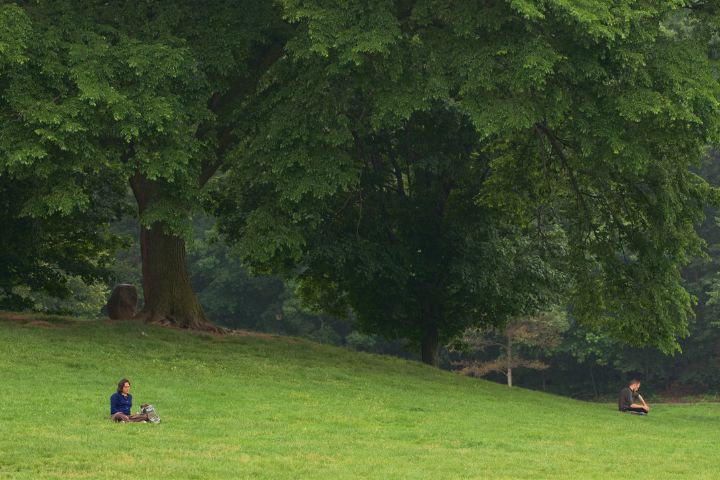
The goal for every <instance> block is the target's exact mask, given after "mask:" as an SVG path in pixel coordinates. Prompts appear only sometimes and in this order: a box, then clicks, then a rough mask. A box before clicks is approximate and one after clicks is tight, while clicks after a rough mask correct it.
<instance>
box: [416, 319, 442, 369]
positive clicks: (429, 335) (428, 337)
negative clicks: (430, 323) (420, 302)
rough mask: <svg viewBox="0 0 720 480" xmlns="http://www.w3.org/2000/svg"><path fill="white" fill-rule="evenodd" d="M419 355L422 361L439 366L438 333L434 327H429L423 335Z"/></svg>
mask: <svg viewBox="0 0 720 480" xmlns="http://www.w3.org/2000/svg"><path fill="white" fill-rule="evenodd" d="M420 346H421V355H422V361H423V363H427V364H428V365H432V366H433V367H435V368H439V367H440V335H439V334H438V330H437V328H435V327H430V328H428V330H427V331H426V332H425V335H423V338H422V343H421V345H420Z"/></svg>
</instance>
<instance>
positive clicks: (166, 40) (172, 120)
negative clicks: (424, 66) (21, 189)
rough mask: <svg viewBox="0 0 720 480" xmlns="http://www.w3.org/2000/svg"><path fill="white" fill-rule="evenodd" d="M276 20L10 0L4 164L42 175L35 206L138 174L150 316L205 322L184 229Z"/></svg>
mask: <svg viewBox="0 0 720 480" xmlns="http://www.w3.org/2000/svg"><path fill="white" fill-rule="evenodd" d="M280 24H281V19H280V17H279V15H278V13H277V11H276V9H275V8H274V6H273V5H272V4H271V3H266V2H236V1H214V2H212V4H206V5H204V6H203V8H197V4H196V2H190V1H174V2H162V3H158V2H152V1H141V2H136V1H132V2H111V3H108V2H104V1H85V0H83V1H72V0H61V1H39V2H20V3H17V4H5V5H2V6H1V7H0V32H2V38H0V47H1V48H0V68H1V70H0V90H1V91H2V98H1V100H0V119H1V124H0V139H2V140H1V141H0V174H2V175H3V177H4V178H8V179H18V180H22V179H24V178H33V179H36V180H37V182H36V185H38V186H40V185H42V186H41V187H39V188H37V189H36V190H33V193H34V194H33V195H32V196H30V197H29V198H28V199H27V200H26V204H25V205H23V206H22V207H23V210H24V211H27V213H28V215H34V216H43V215H46V214H48V213H54V212H58V213H64V214H72V213H73V212H76V211H83V210H88V209H90V208H92V204H91V198H92V197H93V196H94V195H96V194H97V190H95V189H94V186H95V183H97V182H88V181H86V180H85V179H87V178H95V179H98V180H102V181H105V182H108V183H115V182H116V181H118V180H119V181H121V182H125V184H126V185H127V184H128V183H129V185H130V186H131V187H132V190H133V193H134V195H135V200H136V202H137V210H138V212H139V215H140V220H141V222H142V224H143V226H144V228H143V229H142V231H141V243H142V253H143V290H144V298H145V310H144V314H145V316H146V317H147V318H150V319H153V320H167V321H170V322H173V323H177V324H179V325H184V326H201V325H203V324H204V323H205V322H206V320H205V316H204V314H203V312H202V309H201V308H200V306H199V304H198V303H197V301H196V299H195V296H194V294H193V292H192V289H191V287H190V282H189V280H188V278H187V273H186V270H185V248H184V241H183V238H182V235H183V234H185V233H187V231H188V230H189V227H188V225H189V222H188V220H189V217H190V214H191V213H192V212H193V211H197V209H198V208H199V207H200V202H199V199H200V198H201V197H202V195H203V187H204V185H205V183H206V182H207V181H208V179H209V178H210V177H212V176H213V175H214V174H215V172H216V171H217V170H218V169H219V168H220V167H221V166H222V164H223V161H224V156H225V153H226V152H227V150H228V149H229V148H230V146H231V145H232V144H233V142H234V141H235V137H234V136H233V129H234V126H235V125H236V124H238V123H239V122H240V120H239V119H241V118H242V113H241V112H242V103H243V101H244V98H245V97H246V96H248V95H252V93H253V92H254V90H255V85H256V83H257V81H258V78H259V77H260V76H261V74H262V72H263V71H264V69H265V68H267V64H271V63H272V61H273V60H274V59H275V58H276V57H278V56H279V53H280V52H281V51H282V50H281V48H279V47H277V46H276V44H275V43H273V42H278V41H281V40H282V39H283V34H282V32H281V31H279V30H278V28H276V27H278V25H280ZM281 27H282V25H281ZM280 29H281V28H280ZM88 184H91V185H89V188H88Z"/></svg>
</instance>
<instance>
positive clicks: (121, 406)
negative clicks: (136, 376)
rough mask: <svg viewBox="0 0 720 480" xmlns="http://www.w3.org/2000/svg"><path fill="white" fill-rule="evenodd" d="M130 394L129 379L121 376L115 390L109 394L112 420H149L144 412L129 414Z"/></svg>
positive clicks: (130, 405)
mask: <svg viewBox="0 0 720 480" xmlns="http://www.w3.org/2000/svg"><path fill="white" fill-rule="evenodd" d="M131 409H132V395H130V380H128V379H127V378H123V379H122V380H120V382H118V387H117V392H115V393H113V394H112V395H111V396H110V419H111V420H112V421H114V422H145V421H147V420H149V417H148V415H146V414H144V413H143V414H137V415H131Z"/></svg>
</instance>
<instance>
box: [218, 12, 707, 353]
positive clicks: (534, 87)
mask: <svg viewBox="0 0 720 480" xmlns="http://www.w3.org/2000/svg"><path fill="white" fill-rule="evenodd" d="M282 4H283V5H284V8H285V12H286V15H287V16H288V18H289V19H291V20H293V21H295V22H296V25H297V29H298V32H299V33H298V36H297V37H296V38H295V39H294V40H293V42H292V43H291V44H290V45H289V47H288V51H289V52H291V58H290V59H289V61H288V62H286V63H284V64H283V65H278V66H277V68H275V69H274V71H273V76H272V79H271V80H272V81H271V82H270V84H269V86H268V87H267V88H268V90H267V92H268V97H269V100H268V101H267V102H265V103H264V104H263V105H257V106H256V107H255V108H254V109H253V110H252V117H251V118H253V123H254V125H255V126H256V128H257V129H258V131H260V132H262V133H263V134H262V135H254V136H252V137H250V139H249V140H248V141H247V142H246V143H244V144H243V145H242V146H241V148H240V149H238V151H237V159H238V163H237V165H239V166H242V169H238V170H236V171H235V173H238V174H239V175H238V176H232V175H231V176H228V177H227V180H228V182H227V184H225V185H224V193H225V194H227V195H226V201H224V202H221V203H220V206H219V208H218V211H219V212H220V214H221V215H222V216H223V217H225V218H226V225H227V227H226V232H227V233H228V235H230V236H231V237H235V239H237V240H238V245H239V249H240V250H241V251H242V252H244V254H245V256H246V258H247V259H248V260H249V261H251V262H254V263H255V264H256V265H258V266H259V267H265V268H271V269H285V271H286V272H288V273H291V274H295V275H300V276H301V277H304V278H306V279H311V280H312V283H311V284H310V285H309V287H308V290H309V291H310V292H312V298H313V299H318V298H321V299H324V303H325V304H326V305H330V304H331V303H332V302H333V301H334V302H337V303H343V302H345V303H347V304H350V305H351V306H352V307H354V308H355V309H356V310H357V311H359V312H360V313H363V312H366V314H367V315H366V317H368V318H369V317H372V318H373V320H372V321H370V322H368V324H369V327H370V328H371V329H373V330H375V331H381V332H387V331H388V330H392V329H393V328H395V329H397V330H399V331H401V333H403V334H408V335H410V336H411V337H414V338H416V339H417V340H418V341H419V343H422V344H423V345H424V348H423V350H425V349H426V348H428V349H429V351H428V352H427V354H424V355H423V357H424V359H425V361H427V362H430V363H434V362H435V361H436V359H437V341H434V337H436V334H435V332H434V331H433V325H435V327H436V328H437V330H439V332H438V334H439V336H440V337H441V338H442V337H447V336H450V335H452V334H453V333H457V331H458V329H459V328H460V327H462V324H463V323H464V322H455V320H456V319H457V316H456V315H454V311H453V315H449V316H446V318H445V319H443V320H437V318H441V317H442V315H440V316H439V314H438V313H437V311H433V310H432V309H429V308H424V307H423V305H427V304H428V303H432V301H433V299H435V298H438V292H441V293H442V295H448V296H449V295H451V294H452V292H453V290H452V287H451V284H448V283H442V282H439V283H438V282H437V279H439V278H448V277H449V276H450V275H451V274H452V271H453V269H454V268H456V265H457V264H456V263H455V262H453V261H452V258H462V257H463V256H464V255H463V253H464V252H462V251H461V250H458V247H457V245H454V244H452V243H449V242H446V241H444V240H441V235H440V233H439V232H438V230H443V229H444V228H445V227H446V226H447V223H446V221H445V217H444V215H447V214H448V212H449V211H448V210H447V209H446V206H447V205H449V204H450V203H451V199H452V197H453V195H456V194H458V193H459V192H462V191H463V187H462V186H460V185H461V184H462V183H468V184H472V185H473V186H472V188H468V189H467V190H466V191H467V192H471V191H472V189H473V188H474V195H470V194H469V193H468V194H467V195H466V198H465V200H464V203H463V209H464V211H466V212H469V213H468V214H467V215H466V216H465V220H466V222H465V224H464V226H465V227H466V228H468V229H470V230H472V231H473V232H482V231H485V232H489V231H492V230H496V231H499V232H500V240H501V241H504V242H508V243H510V244H512V243H513V242H516V241H518V240H519V239H522V238H523V237H524V236H527V235H532V233H531V230H532V229H531V228H530V227H533V226H537V225H540V226H545V225H547V226H551V227H552V228H557V229H559V234H556V237H555V238H556V239H564V240H562V242H564V244H565V245H566V246H567V251H566V252H565V255H564V260H566V261H567V265H566V269H565V272H566V273H567V274H568V275H569V281H568V286H569V287H570V290H571V291H570V297H569V299H570V305H571V307H572V313H573V315H574V316H575V317H576V318H578V319H579V321H581V322H583V323H585V324H588V325H595V326H599V327H602V328H604V329H605V330H606V331H608V332H609V333H610V334H611V335H613V336H615V337H616V338H620V339H623V340H624V341H627V342H630V343H633V344H638V345H640V344H650V345H655V346H657V347H659V348H661V349H663V350H665V351H673V350H675V349H676V348H677V345H678V343H677V339H678V337H681V336H683V335H685V334H687V320H688V317H690V316H691V315H692V304H693V298H692V297H691V296H690V295H689V294H688V293H687V291H686V290H685V289H684V288H683V286H682V284H681V278H680V267H681V266H682V265H684V264H686V263H687V262H688V261H689V260H690V259H691V258H692V257H694V256H697V255H700V254H701V252H702V248H703V242H702V241H701V239H700V238H699V237H698V235H697V234H696V232H695V230H694V225H695V224H697V223H698V222H699V221H701V220H702V218H703V205H705V204H706V203H707V202H710V201H715V199H716V196H717V194H716V192H715V191H714V190H713V189H712V188H710V187H709V186H708V184H707V183H706V182H705V181H703V180H702V179H701V178H700V177H698V176H697V175H695V174H694V173H692V172H691V171H690V167H691V166H692V165H694V164H696V163H697V162H698V160H699V158H700V157H701V155H702V153H703V150H704V148H705V146H706V145H707V144H708V143H711V142H713V141H715V140H716V139H717V133H718V132H717V130H718V122H717V118H718V101H717V98H718V93H719V91H718V83H717V81H716V79H715V77H714V75H713V72H712V69H711V66H710V63H709V62H708V57H707V55H706V53H707V46H708V45H707V39H708V38H707V36H703V35H701V34H702V33H704V32H703V31H702V29H698V28H695V27H693V25H694V24H693V22H691V21H688V19H690V18H691V17H692V16H693V15H695V12H694V11H690V10H686V9H683V8H682V7H683V4H682V2H675V1H665V2H662V1H655V0H652V1H650V0H647V1H615V2H604V1H590V2H582V3H578V2H567V1H562V0H551V1H532V0H526V1H512V2H481V3H478V2H476V1H469V0H468V1H455V2H438V1H430V0H427V1H416V2H399V1H398V2H394V1H389V0H388V1H378V2H370V3H363V2H358V3H354V2H351V3H346V2H324V1H323V2H320V1H312V0H307V1H294V0H286V1H284V2H282ZM671 20H672V21H673V22H676V23H679V24H681V25H682V26H683V27H687V28H676V29H673V28H671V27H670V23H669V22H670V21H671ZM436 108H441V109H447V110H449V111H450V112H451V114H452V115H454V116H455V118H457V120H456V121H455V123H456V124H457V125H462V124H463V123H467V124H469V125H471V126H472V128H473V136H474V138H472V139H471V140H470V141H469V142H466V143H462V142H463V140H462V139H461V143H459V144H458V143H455V142H453V141H450V142H448V141H447V140H448V138H452V137H449V136H448V130H447V129H444V128H441V129H437V128H434V127H432V128H429V127H428V122H427V121H426V120H421V117H423V116H430V117H431V118H435V117H436V115H435V114H434V112H435V110H434V109H436ZM431 122H432V120H431ZM413 130H416V131H420V132H423V131H424V135H426V138H425V139H423V142H424V145H423V146H422V148H421V149H418V148H417V147H418V145H419V142H418V141H417V139H415V140H412V141H411V142H407V141H406V140H405V138H406V135H407V132H412V131H413ZM422 135H423V133H420V134H416V135H415V136H416V137H422ZM413 142H414V143H413ZM448 143H450V145H448ZM408 146H409V148H406V147H408ZM404 148H405V149H404ZM458 148H459V149H461V150H462V149H465V151H464V153H463V154H462V155H458V154H457V149H458ZM323 159H325V161H324V162H323V161H322V160H323ZM338 165H341V166H342V165H346V168H344V169H341V170H340V172H347V173H346V174H345V175H341V174H338V173H336V171H337V170H338V168H337V166H338ZM427 165H439V167H437V168H436V167H432V168H428V167H426V166H427ZM454 169H457V171H458V172H459V173H458V178H459V179H460V182H458V181H456V180H457V179H456V178H450V175H449V172H452V171H453V170H454ZM463 169H465V170H464V171H463ZM241 171H244V172H245V174H244V175H240V172H241ZM247 172H252V173H251V174H250V175H247ZM308 173H309V174H310V175H308ZM313 177H314V179H313ZM318 180H320V182H324V185H326V188H325V190H324V191H323V190H322V189H321V188H319V187H318V185H317V184H318ZM447 180H452V181H447ZM408 186H410V187H411V189H408V188H407V187H408ZM338 188H339V193H336V192H337V191H338ZM423 188H424V189H425V192H422V189H423ZM408 190H411V191H412V192H415V193H414V194H419V195H418V196H417V197H415V199H414V200H410V201H408V202H407V203H406V204H403V202H404V201H405V200H404V199H403V191H404V193H405V194H407V192H408ZM443 190H444V191H443ZM233 197H234V199H235V200H238V203H239V205H240V207H239V208H236V207H234V206H232V198H233ZM423 197H424V199H425V201H426V203H425V204H423V203H422V202H423ZM393 199H394V200H393ZM473 201H475V202H476V203H475V204H474V207H473V203H472V202H473ZM388 205H389V206H390V208H392V209H394V210H395V211H389V210H384V209H387V208H388ZM404 205H406V206H410V205H412V206H413V208H415V210H413V209H411V208H408V209H407V210H403V209H402V206H404ZM438 206H439V208H438ZM368 208H370V215H374V216H375V217H376V218H372V219H369V218H368V216H367V215H368ZM487 212H494V216H491V215H487V216H486V218H480V219H478V217H483V216H485V215H486V214H487ZM377 217H379V218H377ZM352 218H354V219H355V221H350V219H352ZM498 219H501V220H498ZM508 221H509V225H511V226H512V227H513V228H507V229H502V228H500V226H502V225H503V224H505V225H507V224H508ZM460 224H462V222H460ZM473 225H475V226H473ZM536 230H537V235H536V236H535V237H532V236H531V237H530V238H531V240H532V241H538V242H540V244H542V240H543V229H542V228H540V229H536ZM327 232H332V233H333V234H332V235H327ZM323 239H326V241H323ZM562 242H561V243H555V244H556V245H562V244H563V243H562ZM400 245H401V246H400ZM488 245H490V246H489V247H488ZM416 247H417V248H416ZM428 247H429V248H430V253H427V251H426V250H424V248H428ZM484 248H485V250H483V249H484ZM496 248H497V246H496V245H492V244H488V243H487V242H485V243H484V242H483V241H482V237H475V238H474V243H473V245H472V249H473V251H475V252H477V257H475V258H482V255H483V254H484V255H485V258H489V259H496V258H498V256H497V255H495V249H496ZM417 250H422V252H421V254H417ZM413 251H415V252H416V256H415V258H411V257H410V256H409V253H410V252H413ZM400 252H402V253H400ZM426 258H427V259H431V260H429V261H427V262H425V263H423V261H424V260H425V259H426ZM471 258H472V257H471ZM500 258H501V257H500ZM348 259H350V260H348ZM363 262H364V265H365V267H363ZM467 263H468V265H470V266H471V268H473V269H475V270H476V271H482V270H484V274H483V273H482V272H477V273H473V275H472V277H473V278H475V279H482V278H483V275H484V278H485V280H486V281H487V283H488V285H495V286H497V287H498V288H505V287H502V283H500V282H497V281H496V278H498V277H500V275H501V273H502V272H503V270H502V267H503V266H506V265H507V262H496V263H495V264H493V263H492V262H486V263H479V262H475V263H473V262H472V260H470V261H468V262H467ZM295 265H299V266H300V267H299V268H296V267H295ZM378 265H379V266H378ZM398 265H400V267H401V268H397V266H398ZM363 268H366V269H367V270H366V271H363ZM465 271H467V270H465ZM412 274H415V275H417V276H416V277H415V278H413V279H412V280H410V279H409V278H410V277H412ZM360 277H362V278H361V279H359V278H360ZM362 282H365V283H362ZM433 284H435V285H437V287H436V289H435V290H432V289H430V290H428V288H425V287H417V288H415V287H413V288H406V287H408V286H410V285H418V286H420V285H425V286H427V285H433ZM397 285H402V286H403V288H402V289H399V288H396V286H397ZM462 285H463V287H467V285H466V284H462ZM535 285H538V286H541V285H542V282H535ZM515 287H516V284H514V283H511V284H510V285H509V286H508V287H507V288H509V289H510V290H512V289H513V288H515ZM526 291H527V290H526ZM479 293H480V292H478V291H473V290H472V289H470V288H466V289H465V290H462V289H461V291H460V292H459V297H458V298H457V299H455V300H454V301H455V302H456V304H457V305H458V306H459V307H461V308H464V314H468V313H470V312H474V313H476V315H477V319H478V321H480V322H482V321H483V319H495V320H493V321H502V317H503V316H506V315H507V314H508V312H507V311H503V310H502V309H499V308H497V307H496V306H495V305H494V304H493V302H492V301H490V298H484V299H483V298H480V299H478V298H477V295H478V294H479ZM508 296H509V295H508ZM440 303H442V301H441V302H440ZM380 306H381V307H382V308H378V307H380ZM371 307H372V308H371ZM424 339H427V341H426V340H424Z"/></svg>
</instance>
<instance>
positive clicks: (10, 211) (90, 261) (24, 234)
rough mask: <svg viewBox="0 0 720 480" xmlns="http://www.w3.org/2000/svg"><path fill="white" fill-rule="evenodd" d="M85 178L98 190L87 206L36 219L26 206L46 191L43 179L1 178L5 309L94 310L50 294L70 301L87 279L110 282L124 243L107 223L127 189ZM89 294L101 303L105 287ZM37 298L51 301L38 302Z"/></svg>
mask: <svg viewBox="0 0 720 480" xmlns="http://www.w3.org/2000/svg"><path fill="white" fill-rule="evenodd" d="M85 181H87V182H88V183H93V184H94V187H93V190H94V192H95V193H94V195H93V196H92V198H90V199H89V204H88V208H87V209H85V210H84V211H75V212H74V213H72V214H69V215H60V214H58V213H48V214H45V215H43V216H42V217H31V216H29V215H26V214H23V213H22V208H23V205H25V204H26V202H27V201H28V199H30V198H32V196H33V194H34V193H35V192H36V191H38V190H42V189H43V187H44V185H43V183H42V182H38V181H36V180H32V179H25V180H12V179H8V178H7V177H5V176H0V223H2V225H3V235H2V236H0V308H2V309H21V308H32V307H33V306H35V307H38V308H40V309H42V310H46V311H59V310H60V311H70V312H72V313H75V314H82V315H85V314H88V315H89V314H90V311H89V309H90V308H91V307H89V306H83V307H81V308H79V309H77V308H75V307H76V306H78V305H76V306H67V304H64V305H66V306H61V305H62V304H57V303H56V302H57V300H50V299H49V298H48V297H53V298H56V299H68V298H69V297H70V296H71V295H72V294H73V292H74V291H75V290H76V287H79V286H80V285H81V284H82V282H86V283H87V284H88V285H92V284H96V283H98V282H100V281H107V279H108V277H109V275H110V266H111V264H112V262H113V255H114V252H115V250H116V249H117V248H118V247H119V243H118V240H117V239H116V238H115V237H114V236H113V235H112V234H111V233H110V232H109V230H108V225H107V223H106V222H107V220H108V219H113V218H118V217H119V216H120V215H121V214H122V212H123V204H122V202H120V201H119V200H120V199H122V197H123V195H122V194H121V192H122V191H123V189H122V187H120V186H118V185H112V184H111V183H105V182H97V181H96V180H95V179H86V180H85ZM80 280H82V282H80ZM68 282H70V283H68ZM84 288H85V287H82V288H81V289H84ZM98 288H100V287H98ZM91 290H92V288H91ZM87 293H88V295H86V297H87V300H88V302H90V303H93V304H94V305H97V304H98V303H99V302H100V299H99V295H100V293H99V291H97V290H95V291H94V292H92V293H91V292H90V291H88V292H87ZM33 297H35V298H44V299H45V300H44V301H41V302H40V303H38V302H37V300H33ZM103 303H104V301H103ZM53 304H55V306H56V307H57V308H55V306H53ZM95 313H96V314H97V313H99V308H98V309H97V310H96V312H95Z"/></svg>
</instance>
